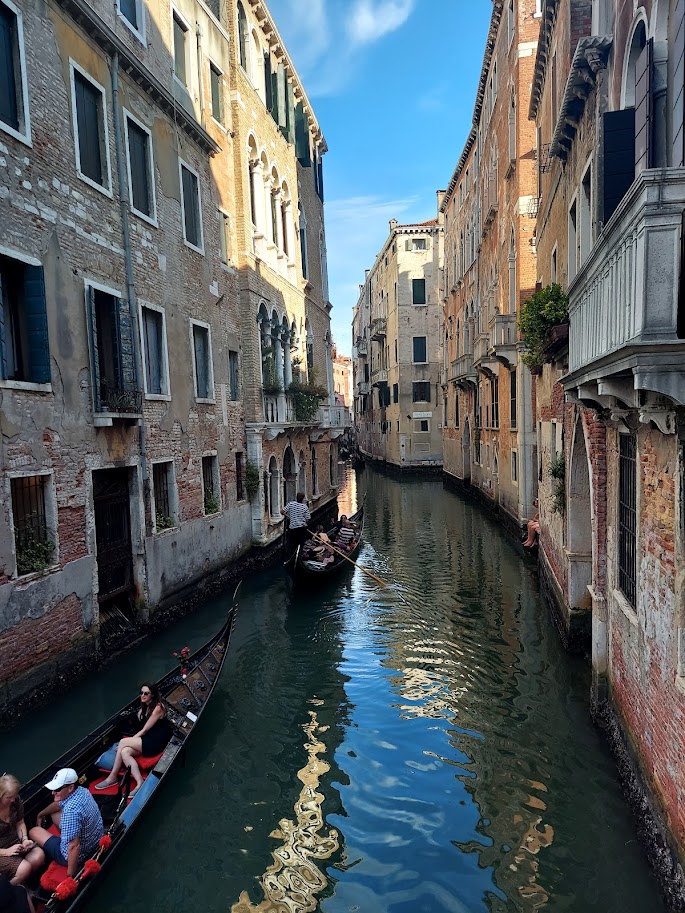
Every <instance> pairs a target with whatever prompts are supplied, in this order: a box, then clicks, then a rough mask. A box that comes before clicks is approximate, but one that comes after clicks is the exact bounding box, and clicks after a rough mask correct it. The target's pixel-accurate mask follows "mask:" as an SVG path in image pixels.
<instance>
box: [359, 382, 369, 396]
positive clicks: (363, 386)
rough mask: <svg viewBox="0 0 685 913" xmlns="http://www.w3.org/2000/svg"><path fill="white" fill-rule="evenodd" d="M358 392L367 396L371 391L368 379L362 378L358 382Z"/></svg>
mask: <svg viewBox="0 0 685 913" xmlns="http://www.w3.org/2000/svg"><path fill="white" fill-rule="evenodd" d="M357 392H358V393H359V395H360V396H367V395H368V393H369V382H368V380H360V381H359V383H358V384H357Z"/></svg>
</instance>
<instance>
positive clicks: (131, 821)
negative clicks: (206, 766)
mask: <svg viewBox="0 0 685 913" xmlns="http://www.w3.org/2000/svg"><path fill="white" fill-rule="evenodd" d="M236 592H237V591H236ZM235 618H236V606H235V604H234V605H233V606H232V607H231V610H230V613H229V616H228V618H227V620H226V623H225V624H224V626H223V628H222V629H221V631H219V632H218V634H216V635H215V636H214V637H213V638H211V640H210V641H208V643H206V644H205V645H204V646H203V647H201V648H200V649H199V650H196V651H195V653H193V654H191V655H190V656H189V657H188V659H187V661H186V663H185V668H186V670H187V675H186V676H185V677H183V676H182V674H181V669H180V667H179V668H178V669H176V670H175V671H174V672H171V673H169V674H168V675H165V676H164V677H163V678H161V679H160V680H159V681H158V682H157V686H158V688H159V690H160V693H161V695H162V697H163V698H164V701H165V706H166V708H167V718H168V719H169V721H170V722H171V725H172V732H173V734H172V737H171V739H170V741H169V743H168V744H167V746H166V748H165V749H164V752H163V753H162V755H161V757H160V758H159V760H158V761H157V762H156V763H155V765H154V767H153V768H152V770H150V772H149V774H148V776H147V778H146V779H145V780H144V782H143V785H142V786H141V788H140V789H139V790H138V792H137V793H136V795H135V796H134V797H133V798H132V799H128V800H127V793H128V789H126V790H125V795H123V796H121V799H120V804H119V808H118V809H117V815H116V818H115V820H114V821H113V822H112V821H108V820H105V832H106V833H109V836H110V837H111V845H110V847H109V849H108V850H107V851H106V852H105V853H103V854H102V855H101V856H100V858H99V860H98V861H99V863H100V865H101V867H102V868H101V871H100V872H99V873H98V874H97V875H96V876H94V877H91V878H87V879H83V881H79V887H78V892H77V894H76V895H75V896H73V897H70V898H69V899H68V900H64V901H60V900H58V899H57V898H56V897H55V895H54V894H53V895H52V896H51V897H49V900H48V903H47V906H46V908H45V911H46V913H75V911H76V910H78V909H80V908H81V907H82V906H83V905H84V904H85V903H86V902H87V900H88V899H89V898H90V897H91V895H92V894H93V893H95V891H96V889H97V886H98V884H100V883H101V880H102V877H103V875H104V873H105V871H107V870H109V868H110V867H111V865H112V862H113V860H114V858H115V857H116V855H117V853H118V851H119V850H120V849H121V848H122V847H123V846H124V845H125V843H126V838H127V837H128V835H129V833H130V831H131V829H132V828H133V827H134V826H135V825H136V824H137V823H138V821H139V820H140V818H141V816H142V812H143V811H144V809H145V808H146V807H147V806H148V804H149V803H150V801H151V800H152V798H153V797H154V796H155V795H156V794H157V793H158V792H159V788H160V786H161V784H162V782H163V780H164V779H165V777H166V776H167V775H168V774H169V772H170V771H171V770H172V768H173V767H174V765H175V763H176V762H177V761H178V759H179V758H180V757H181V755H182V753H183V750H184V748H185V745H186V742H187V740H188V738H189V737H190V735H191V733H192V732H193V731H194V730H195V727H196V726H197V722H198V720H199V718H200V716H201V715H202V713H203V712H204V709H205V707H206V705H207V703H208V702H209V698H210V697H211V696H212V693H213V691H214V688H215V686H216V684H217V682H218V680H219V676H220V674H221V670H222V669H223V666H224V663H225V660H226V654H227V652H228V647H229V643H230V639H231V634H232V632H233V627H234V625H235ZM138 706H139V699H136V700H134V701H132V702H131V703H130V704H128V705H126V707H124V708H122V709H121V710H120V711H118V712H117V713H116V714H115V715H114V716H112V717H111V718H110V719H109V720H107V721H106V722H105V723H102V724H101V725H100V726H98V727H97V728H96V729H95V730H93V732H92V733H90V734H89V735H88V736H86V738H84V739H82V740H81V741H80V742H79V743H78V744H77V745H75V746H74V747H73V748H72V749H71V750H70V751H68V752H66V753H65V754H63V755H62V757H60V758H58V759H57V760H56V761H54V762H53V763H52V764H51V765H50V767H48V768H46V769H45V770H44V771H42V772H41V773H40V774H38V775H37V776H36V777H33V779H32V780H31V781H30V782H28V783H27V784H26V785H25V786H24V787H23V788H22V790H21V798H22V800H23V802H24V811H25V818H26V820H27V822H31V823H32V822H33V821H34V819H35V816H36V814H37V812H38V811H39V810H40V809H41V808H43V807H44V806H45V804H46V801H48V796H47V794H46V791H45V784H46V783H47V782H49V781H50V780H51V779H52V776H53V775H54V773H55V771H56V770H59V769H60V768H63V767H72V768H73V769H74V770H76V772H77V773H78V774H79V776H80V777H81V780H80V782H83V781H84V779H85V780H86V781H87V782H91V781H92V780H93V779H94V777H96V776H97V771H98V768H97V767H96V765H95V762H96V761H97V760H98V758H99V757H100V756H101V755H102V753H103V751H104V750H106V749H107V748H109V746H110V745H111V744H112V743H113V742H114V741H116V738H117V732H118V724H119V721H120V720H121V717H122V715H123V714H127V713H130V711H135V710H136V709H137V707H138ZM100 776H101V775H100ZM103 798H104V797H103ZM96 799H99V797H98V796H96ZM99 804H101V803H100V802H99ZM103 817H104V813H103ZM46 899H47V898H46Z"/></svg>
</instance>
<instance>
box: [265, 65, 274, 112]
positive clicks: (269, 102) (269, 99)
mask: <svg viewBox="0 0 685 913" xmlns="http://www.w3.org/2000/svg"><path fill="white" fill-rule="evenodd" d="M272 75H273V74H272V72H271V55H270V54H265V55H264V91H265V96H264V101H265V104H266V109H267V111H272V110H273V106H274V98H273V86H272V84H271V77H272Z"/></svg>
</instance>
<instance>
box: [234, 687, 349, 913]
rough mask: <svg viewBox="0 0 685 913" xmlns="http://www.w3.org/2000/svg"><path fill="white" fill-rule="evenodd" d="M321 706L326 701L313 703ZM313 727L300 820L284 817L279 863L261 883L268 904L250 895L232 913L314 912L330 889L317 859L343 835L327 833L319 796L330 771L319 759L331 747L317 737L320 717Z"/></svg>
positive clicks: (312, 714) (280, 826) (303, 771)
mask: <svg viewBox="0 0 685 913" xmlns="http://www.w3.org/2000/svg"><path fill="white" fill-rule="evenodd" d="M311 703H314V704H321V703H322V702H321V701H316V700H314V701H312V702H311ZM309 716H310V717H311V719H310V722H309V723H308V724H307V725H306V726H305V727H304V731H305V732H306V734H307V736H308V741H307V742H306V743H305V748H306V750H307V763H306V765H305V766H304V767H303V768H302V769H301V770H299V771H298V772H297V777H298V779H299V780H300V781H301V782H302V789H301V790H300V795H299V797H298V799H297V802H296V803H295V821H294V822H293V821H289V820H288V819H287V818H283V819H282V820H281V821H279V824H278V828H276V830H274V831H272V832H271V834H270V836H271V837H274V838H275V839H277V840H281V841H282V845H281V846H279V847H278V848H277V849H276V850H274V851H273V853H272V856H273V859H274V861H273V863H272V864H271V865H270V866H269V867H268V869H267V870H266V872H265V873H264V874H263V875H262V876H261V878H260V884H261V886H262V889H263V891H264V896H265V899H264V900H263V901H262V902H261V903H260V904H258V905H256V906H255V905H254V904H252V902H251V901H250V898H249V896H248V894H247V892H246V891H243V892H242V893H241V895H240V899H239V900H238V902H237V903H235V904H233V906H232V907H231V913H312V911H314V910H316V908H317V906H318V895H320V894H321V892H322V891H323V890H324V888H325V887H327V885H328V879H327V878H326V876H325V875H324V873H323V872H322V871H321V870H320V869H319V868H318V866H317V865H316V864H315V862H314V860H315V859H328V858H329V857H330V856H332V855H333V853H335V852H336V851H337V850H338V848H339V846H340V843H339V839H338V831H337V830H335V828H324V821H323V813H322V811H321V806H322V803H323V799H324V797H323V795H322V793H320V792H318V791H317V788H318V786H319V783H320V780H321V777H322V776H323V775H324V774H325V773H327V772H328V770H330V766H329V764H328V763H327V762H326V761H323V760H322V759H320V758H319V757H318V756H319V755H320V754H323V753H324V752H325V751H326V746H325V745H324V743H323V742H321V741H319V740H318V739H317V737H316V733H317V731H318V732H320V733H323V732H325V731H326V730H327V729H328V727H327V726H320V725H319V724H318V722H317V718H316V712H315V711H313V710H310V711H309Z"/></svg>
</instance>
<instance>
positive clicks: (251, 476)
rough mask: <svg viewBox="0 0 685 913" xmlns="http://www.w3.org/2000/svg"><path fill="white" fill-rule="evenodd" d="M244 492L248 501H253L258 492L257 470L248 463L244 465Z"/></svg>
mask: <svg viewBox="0 0 685 913" xmlns="http://www.w3.org/2000/svg"><path fill="white" fill-rule="evenodd" d="M245 491H246V492H247V497H248V500H250V501H254V499H255V497H256V496H257V492H258V491H259V469H258V467H257V466H255V464H254V463H250V462H248V463H247V464H246V465H245Z"/></svg>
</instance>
